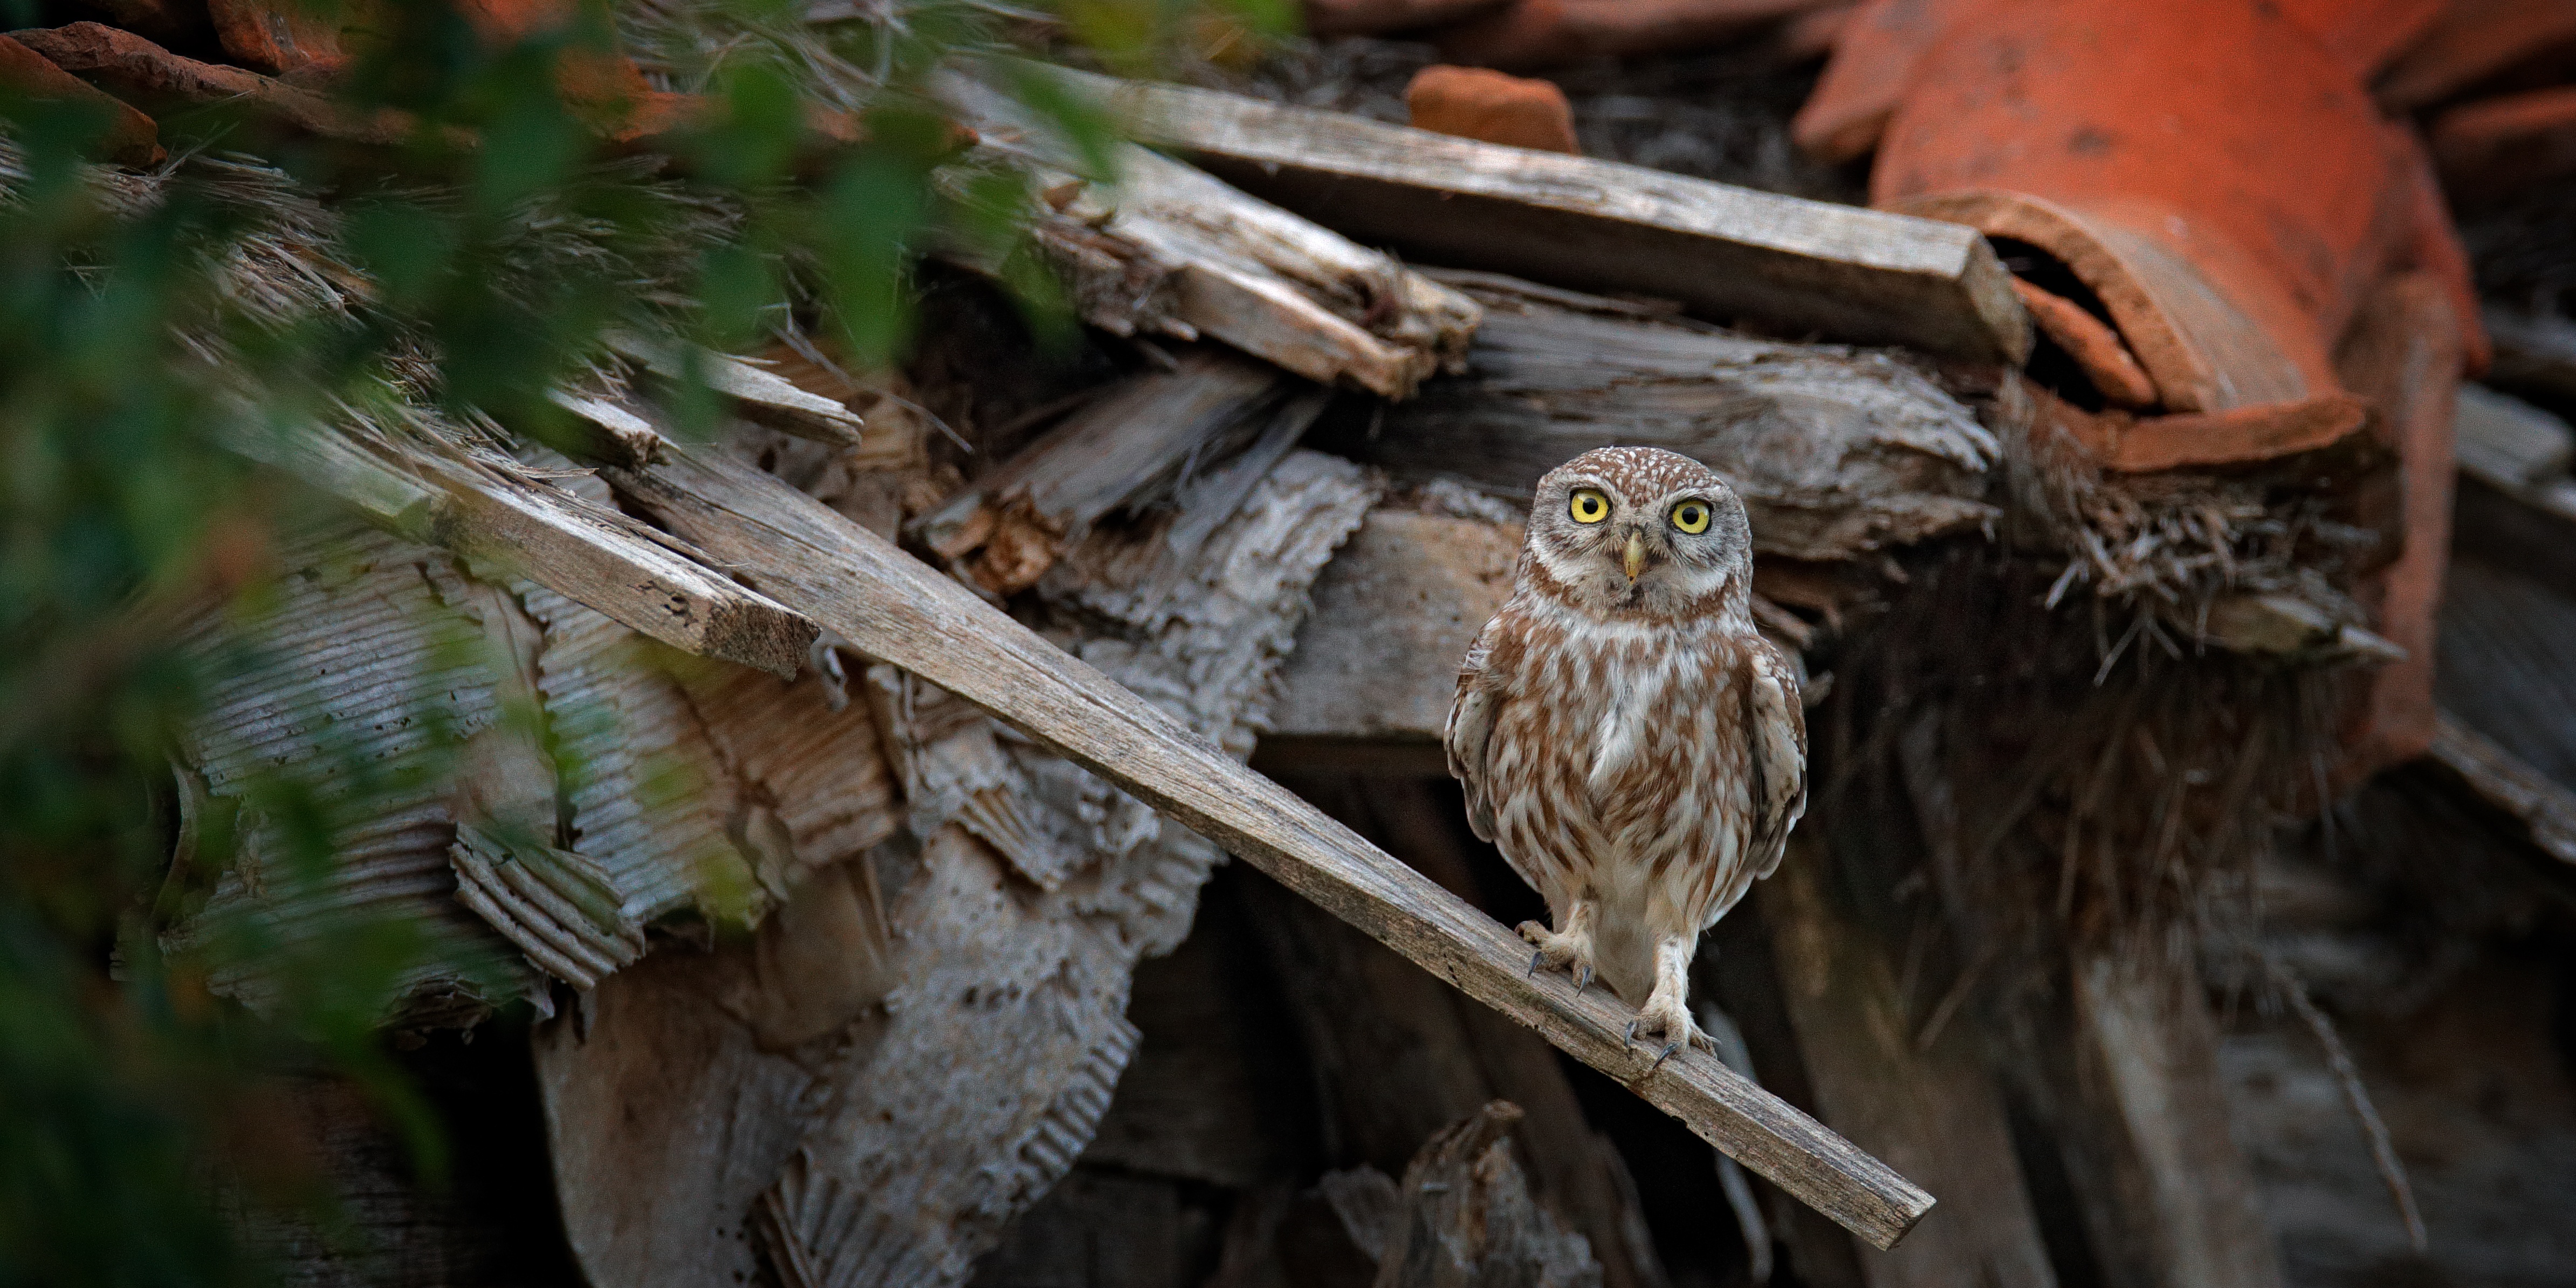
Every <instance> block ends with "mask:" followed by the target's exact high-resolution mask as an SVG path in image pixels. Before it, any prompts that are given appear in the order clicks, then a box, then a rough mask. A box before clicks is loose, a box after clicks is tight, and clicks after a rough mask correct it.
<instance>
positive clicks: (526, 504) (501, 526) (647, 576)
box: [428, 468, 819, 676]
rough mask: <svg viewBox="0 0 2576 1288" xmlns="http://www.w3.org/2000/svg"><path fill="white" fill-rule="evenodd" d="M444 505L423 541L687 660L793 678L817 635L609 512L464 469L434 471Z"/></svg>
mask: <svg viewBox="0 0 2576 1288" xmlns="http://www.w3.org/2000/svg"><path fill="white" fill-rule="evenodd" d="M433 477H434V481H436V482H438V483H440V484H442V485H443V486H444V496H443V497H442V498H441V499H440V501H439V503H437V504H436V505H434V506H433V507H432V508H431V511H430V514H429V528H428V531H429V536H430V538H431V540H432V541H433V542H434V543H435V544H437V545H439V546H442V547H445V548H446V549H449V550H453V551H456V552H457V553H458V554H460V555H463V556H465V557H466V558H469V559H475V560H485V561H490V562H493V563H496V564H499V565H500V566H502V567H505V568H508V569H509V570H511V571H512V572H515V573H517V574H519V575H521V576H524V577H526V578H528V579H529V580H530V581H534V582H536V583H538V584H539V585H542V586H546V587H549V588H553V589H556V590H558V591H560V592H561V593H563V594H565V595H567V596H568V597H571V598H574V599H577V600H579V601H580V602H581V603H583V604H586V605H589V606H591V607H594V608H596V609H598V610H599V611H600V612H602V613H605V614H607V615H608V616H610V617H612V618H614V619H616V620H617V621H618V622H619V623H620V624H622V625H624V626H627V627H629V628H632V629H634V630H637V631H640V632H642V633H644V634H646V635H649V636H652V637H653V638H654V639H657V640H660V641H662V642H663V643H665V644H669V645H670V646H672V647H673V648H677V649H680V650H682V651H684V652H688V653H695V654H697V655H699V656H701V657H712V658H720V659H723V660H724V661H728V662H739V663H742V664H743V665H745V666H755V667H758V668H760V669H761V670H764V671H770V672H773V673H775V674H778V675H782V676H793V675H795V674H796V669H797V668H798V667H800V666H802V665H803V664H804V661H805V650H806V647H807V646H808V645H810V644H812V643H813V642H814V639H815V636H816V635H817V634H819V632H818V631H817V630H816V628H815V626H814V624H813V623H812V622H809V621H806V620H805V619H804V618H802V617H800V616H798V615H797V614H795V613H793V612H790V611H788V610H787V609H784V608H781V607H779V606H778V605H776V604H774V603H771V602H770V601H769V600H767V599H764V598H762V597H761V596H760V595H759V594H757V593H755V592H753V591H749V590H745V589H743V588H742V587H741V586H738V585H735V584H734V583H732V582H730V581H727V580H725V578H724V577H722V576H720V575H718V574H717V573H715V572H713V571H711V570H709V569H706V568H702V567H699V566H698V565H696V564H694V563H691V562H690V561H688V560H686V559H683V558H681V557H679V556H678V555H676V554H673V553H671V552H670V551H668V550H664V549H662V548H661V547H660V546H658V545H656V544H654V543H653V542H651V541H649V540H645V539H643V538H642V537H641V536H640V535H638V534H636V533H633V532H629V531H626V530H625V529H624V528H623V526H622V525H620V524H619V523H617V522H616V519H618V518H619V517H621V516H617V515H615V514H614V512H605V513H591V512H588V511H586V510H585V509H583V508H582V507H580V506H579V505H577V504H576V503H574V501H573V499H572V498H571V497H569V496H568V495H566V494H564V493H562V492H559V491H556V490H555V489H552V488H547V487H543V486H542V485H538V484H534V483H519V482H516V481H512V480H505V479H502V478H500V477H498V476H494V475H477V474H474V473H470V472H468V471H466V470H463V469H456V468H449V469H439V470H437V471H436V472H435V474H434V476H433Z"/></svg>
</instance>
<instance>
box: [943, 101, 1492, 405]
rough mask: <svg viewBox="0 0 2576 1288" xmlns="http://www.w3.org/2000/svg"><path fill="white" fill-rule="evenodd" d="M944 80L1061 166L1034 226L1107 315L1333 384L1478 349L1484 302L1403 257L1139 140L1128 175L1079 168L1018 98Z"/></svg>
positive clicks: (1409, 372) (1078, 296) (1406, 389)
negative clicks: (1475, 339) (1080, 173)
mask: <svg viewBox="0 0 2576 1288" xmlns="http://www.w3.org/2000/svg"><path fill="white" fill-rule="evenodd" d="M943 92H944V93H945V95H946V96H947V97H948V98H949V99H950V100H952V101H953V102H955V103H956V104H957V105H958V106H959V107H960V109H961V110H963V111H964V112H965V113H966V114H967V115H968V116H969V117H971V118H972V119H974V120H976V121H977V122H978V124H979V127H980V128H982V129H983V130H985V131H986V132H987V133H989V134H990V135H991V136H992V137H993V138H994V139H996V140H1002V141H1007V145H1008V147H1009V148H1011V149H1012V150H1014V151H1020V152H1025V153H1028V154H1031V155H1034V156H1035V157H1036V158H1037V159H1039V160H1041V161H1043V162H1044V163H1045V164H1047V165H1048V166H1050V167H1052V168H1053V170H1052V174H1053V176H1054V177H1055V179H1056V183H1055V185H1054V186H1053V188H1052V189H1051V192H1053V193H1054V194H1057V195H1056V196H1055V197H1054V198H1053V199H1052V200H1051V202H1050V205H1051V207H1052V208H1051V209H1049V210H1045V211H1041V212H1038V213H1037V216H1036V219H1037V222H1036V226H1035V228H1034V230H1033V232H1034V235H1035V237H1036V240H1037V243H1038V245H1040V246H1041V247H1043V248H1045V249H1046V250H1047V252H1048V253H1049V255H1050V257H1051V258H1052V259H1053V261H1054V262H1055V264H1056V267H1057V268H1058V269H1059V271H1060V272H1061V273H1062V274H1063V275H1064V276H1065V277H1066V278H1067V279H1068V283H1069V285H1070V287H1071V291H1072V295H1073V297H1074V300H1075V303H1076V306H1077V307H1078V308H1079V309H1080V311H1081V313H1082V317H1083V320H1084V321H1086V322H1089V323H1091V324H1092V325H1093V326H1097V327H1099V328H1101V329H1102V330H1105V331H1108V332H1110V333H1111V334H1114V335H1134V334H1138V333H1147V334H1156V335H1163V336H1168V337H1171V338H1173V339H1178V340H1195V339H1198V338H1199V337H1200V336H1202V335H1204V336H1206V337H1207V338H1209V339H1212V340H1217V341H1221V342H1223V343H1225V344H1228V345H1231V346H1233V347H1234V348H1237V349H1240V350H1242V351H1243V352H1245V353H1248V354H1251V355H1252V356H1254V357H1257V358H1261V359H1264V360H1266V361H1268V362H1270V363H1272V364H1274V365H1276V366H1277V367H1279V368H1280V369H1282V370H1284V371H1288V372H1291V373H1294V374H1296V375H1300V376H1304V377H1305V378H1307V379H1308V380H1312V381H1315V382H1317V383H1319V384H1325V385H1336V384H1340V385H1349V386H1353V387H1356V388H1360V389H1365V390H1368V391H1369V392H1371V393H1374V394H1377V395H1379V396H1381V397H1385V398H1393V399H1402V398H1405V397H1408V396H1410V395H1411V394H1412V393H1413V391H1414V388H1415V387H1416V386H1417V385H1419V384H1420V383H1421V382H1422V381H1423V380H1424V379H1426V378H1428V377H1429V376H1431V375H1432V374H1433V373H1434V372H1437V371H1440V370H1444V369H1447V370H1454V369H1456V367H1457V365H1458V363H1459V362H1460V360H1461V359H1462V358H1463V356H1464V355H1465V352H1466V348H1467V340H1468V337H1469V336H1470V335H1471V334H1473V333H1474V331H1475V329H1476V317H1477V310H1476V306H1475V304H1474V303H1473V302H1472V301H1470V300H1468V299H1466V298H1465V297H1464V296H1462V295H1459V294H1458V293H1457V292H1455V291H1452V290H1449V289H1447V288H1445V287H1442V286H1440V285H1438V284H1437V283H1434V282H1431V281H1429V280H1427V279H1425V278H1423V277H1422V276H1421V275H1419V274H1417V273H1413V272H1410V271H1408V270H1406V269H1405V268H1404V267H1403V266H1402V265H1401V264H1398V263H1397V262H1396V261H1395V260H1394V259H1393V258H1392V257H1390V256H1387V255H1385V254H1382V253H1380V252H1377V251H1373V250H1369V249H1366V248H1364V247H1362V246H1359V245H1358V244H1356V243H1354V242H1352V241H1350V240H1349V239H1348V238H1345V237H1343V236H1342V235H1340V234H1339V233H1336V232H1333V231H1331V230H1329V229H1326V228H1324V227H1322V226H1320V225H1317V224H1314V223H1310V222H1308V221H1306V220H1304V219H1301V218H1299V217H1297V216H1295V215H1292V214H1290V213H1288V212H1287V211H1284V210H1281V209H1279V208H1278V207H1276V206H1273V205H1271V204H1269V203H1268V202H1265V201H1262V200H1260V199H1258V198H1256V197H1253V196H1250V195H1248V194H1246V193H1245V192H1243V191H1242V190H1240V189H1238V188H1235V187H1232V186H1229V185H1227V184H1224V183H1221V182H1219V181H1217V180H1216V179H1213V178H1211V177H1209V176H1208V175H1206V174H1203V173H1201V172H1199V171H1197V170H1194V169H1191V168H1190V167H1188V166H1186V165H1181V164H1179V163H1177V162H1174V161H1171V160H1169V159H1166V158H1164V157H1160V156H1156V155H1155V154H1153V153H1151V152H1148V151H1146V150H1145V149H1143V148H1140V147H1137V146H1135V145H1133V144H1119V145H1117V146H1116V147H1115V148H1113V149H1112V155H1113V160H1114V163H1115V166H1116V173H1115V175H1094V176H1085V177H1077V176H1076V175H1075V174H1072V173H1068V172H1071V171H1077V170H1079V169H1080V168H1081V166H1080V164H1079V162H1078V161H1077V160H1076V159H1075V158H1074V157H1072V156H1071V155H1070V154H1069V150H1066V149H1062V148H1058V147H1054V146H1051V145H1050V142H1049V140H1047V139H1046V138H1045V137H1044V134H1043V132H1042V131H1040V130H1039V129H1037V128H1036V126H1035V125H1034V123H1032V122H1031V121H1030V120H1029V119H1028V117H1027V115H1026V113H1025V112H1024V111H1022V110H1021V109H1020V108H1019V107H1018V106H1017V105H1016V104H1014V103H1012V102H1011V101H1010V100H1009V99H1007V98H1005V97H1004V96H1002V95H1000V94H997V93H995V92H994V91H992V90H990V89H988V88H986V87H984V86H982V85H979V84H977V83H975V82H973V81H970V80H966V79H964V78H949V79H948V80H946V81H945V82H943ZM996 146H997V147H998V146H999V145H998V144H997V145H996ZM1112 180H1114V183H1111V182H1110V181H1112ZM1096 185H1097V186H1096ZM951 253H952V254H957V253H958V252H951ZM965 262H966V263H967V264H968V265H969V266H970V267H974V268H977V269H980V270H982V271H986V272H996V271H998V269H999V265H998V264H992V263H986V262H983V261H980V260H976V259H973V258H972V257H967V258H966V260H965Z"/></svg>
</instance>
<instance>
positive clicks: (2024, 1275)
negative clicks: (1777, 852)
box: [1753, 833, 2057, 1288]
mask: <svg viewBox="0 0 2576 1288" xmlns="http://www.w3.org/2000/svg"><path fill="white" fill-rule="evenodd" d="M1830 862H1831V856H1830V855H1829V854H1828V852H1827V850H1826V847H1825V846H1824V845H1823V844H1822V843H1820V842H1819V841H1817V840H1816V838H1815V837H1814V836H1812V835H1809V834H1803V833H1802V834H1800V835H1798V836H1793V837H1791V838H1790V847H1789V854H1788V857H1787V860H1786V861H1785V862H1783V863H1782V864H1781V865H1780V870H1779V872H1778V873H1776V874H1774V876H1773V877H1772V879H1771V880H1769V881H1765V882H1763V883H1761V884H1760V885H1757V886H1756V887H1754V894H1753V897H1754V899H1755V901H1756V902H1757V903H1758V904H1759V905H1760V908H1761V914H1762V922H1763V925H1764V926H1765V927H1767V928H1768V929H1769V931H1770V937H1771V953H1772V957H1773V959H1774V961H1775V963H1776V969H1777V971H1778V974H1779V979H1780V984H1781V989H1780V992H1781V998H1782V1001H1783V1002H1784V1003H1785V1005H1786V1009H1787V1011H1788V1016H1789V1020H1790V1025H1791V1027H1792V1028H1793V1029H1794V1030H1795V1031H1796V1034H1797V1045H1798V1048H1799V1054H1800V1055H1801V1056H1802V1057H1803V1059H1804V1062H1805V1065H1806V1070H1807V1076H1808V1079H1809V1083H1810V1086H1811V1087H1812V1088H1813V1094H1814V1096H1815V1107H1816V1110H1817V1112H1818V1113H1819V1114H1820V1115H1821V1116H1823V1117H1824V1118H1825V1119H1826V1120H1827V1121H1829V1122H1831V1123H1833V1124H1834V1125H1835V1127H1836V1128H1837V1129H1839V1130H1841V1131H1844V1132H1847V1133H1849V1134H1850V1135H1851V1137H1852V1138H1853V1140H1854V1141H1855V1142H1866V1144H1867V1147H1868V1148H1869V1149H1870V1150H1871V1151H1873V1152H1874V1153H1877V1154H1879V1155H1881V1156H1883V1157H1885V1158H1887V1159H1889V1160H1890V1161H1891V1162H1894V1163H1896V1164H1897V1165H1899V1166H1902V1167H1905V1168H1906V1169H1907V1170H1908V1171H1909V1172H1911V1173H1912V1174H1913V1175H1916V1176H1920V1177H1923V1178H1925V1179H1926V1180H1928V1181H1930V1182H1931V1183H1932V1184H1935V1185H1938V1186H1940V1187H1941V1190H1942V1192H1943V1193H1944V1194H1946V1195H1948V1196H1949V1199H1950V1201H1949V1202H1948V1203H1945V1204H1944V1205H1943V1206H1942V1207H1941V1208H1940V1209H1939V1210H1938V1211H1937V1212H1935V1213H1933V1214H1932V1215H1931V1216H1930V1217H1928V1218H1926V1219H1925V1221H1924V1223H1923V1225H1922V1227H1921V1228H1920V1229H1918V1230H1917V1231H1916V1232H1915V1234H1914V1236H1913V1237H1912V1238H1910V1239H1908V1240H1907V1241H1906V1242H1905V1244H1904V1245H1903V1246H1901V1247H1898V1248H1896V1249H1894V1250H1893V1251H1891V1252H1889V1253H1888V1254H1887V1255H1885V1256H1863V1257H1861V1258H1860V1269H1861V1273H1862V1276H1863V1277H1864V1279H1865V1280H1866V1281H1867V1282H1868V1284H1869V1285H1870V1288H1939V1286H1941V1285H1948V1284H1955V1283H1959V1282H1962V1281H1965V1282H1971V1283H1977V1284H1985V1285H1993V1286H1994V1288H2055V1285H2056V1283H2057V1277H2056V1275H2055V1273H2054V1272H2053V1271H2052V1270H2051V1269H2050V1268H2049V1264H2048V1254H2047V1249H2046V1248H2045V1247H2044V1246H2043V1245H2042V1244H2041V1242H2040V1236H2039V1223H2038V1220H2037V1218H2036V1217H2035V1216H2033V1215H2032V1212H2031V1205H2030V1198H2029V1195H2028V1194H2027V1192H2026V1191H2025V1189H2024V1187H2023V1183H2022V1174H2021V1168H2020V1166H2019V1165H2018V1164H2017V1163H2016V1162H2015V1161H2014V1158H2013V1149H2012V1139H2011V1134H2010V1132H2009V1131H2008V1130H2007V1128H2006V1125H2005V1119H2004V1108H2003V1102H2002V1099H2001V1097H2000V1095H1999V1094H1998V1093H1997V1090H1996V1087H1995V1084H1994V1081H1993V1080H1992V1079H1991V1078H1990V1077H1988V1076H1987V1074H1986V1072H1985V1070H1984V1069H1983V1068H1982V1067H1981V1066H1980V1064H1979V1062H1978V1056H1977V1053H1976V1051H1975V1049H1974V1042H1975V1039H1974V1038H1973V1037H1971V1036H1970V1032H1969V1030H1970V1027H1971V1026H1970V1024H1969V1023H1964V1022H1963V1023H1957V1024H1952V1025H1945V1026H1944V1030H1945V1031H1944V1032H1943V1033H1941V1034H1940V1035H1937V1037H1936V1040H1935V1041H1934V1042H1933V1043H1932V1044H1930V1045H1929V1046H1928V1047H1927V1046H1926V1045H1924V1044H1923V1043H1921V1042H1920V1041H1919V1038H1918V1033H1919V1031H1920V1030H1921V1029H1923V1028H1925V1027H1927V1026H1928V1021H1925V1020H1921V1019H1918V1018H1917V1016H1918V1015H1919V1014H1920V1012H1921V1010H1922V1009H1924V1008H1916V1014H1914V1015H1909V1014H1908V1007H1907V1004H1906V1001H1905V999H1904V998H1903V996H1902V995H1901V993H1900V989H1899V981H1898V974H1897V969H1896V966H1895V962H1894V960H1893V959H1892V957H1891V954H1890V952H1889V949H1890V947H1891V945H1889V944H1888V943H1886V942H1885V941H1884V940H1883V939H1882V938H1880V937H1879V936H1878V935H1877V934H1875V933H1873V931H1872V930H1871V929H1870V928H1869V927H1868V926H1867V925H1865V924H1863V923H1862V922H1861V921H1860V920H1859V919H1858V918H1857V917H1855V916H1854V915H1853V914H1852V913H1851V911H1850V910H1847V909H1845V908H1842V907H1839V906H1838V905H1837V904H1836V902H1835V901H1834V897H1833V892H1832V889H1831V887H1832V885H1833V880H1832V878H1833V874H1832V873H1831V872H1829V871H1827V870H1826V868H1827V865H1828V864H1829V863H1830Z"/></svg>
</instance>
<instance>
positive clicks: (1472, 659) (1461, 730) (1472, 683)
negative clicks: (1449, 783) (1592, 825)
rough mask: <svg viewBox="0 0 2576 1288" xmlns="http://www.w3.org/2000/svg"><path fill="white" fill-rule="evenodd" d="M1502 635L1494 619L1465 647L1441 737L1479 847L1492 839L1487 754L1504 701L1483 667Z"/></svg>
mask: <svg viewBox="0 0 2576 1288" xmlns="http://www.w3.org/2000/svg"><path fill="white" fill-rule="evenodd" d="M1505 629H1507V628H1506V627H1505V626H1504V624H1503V619H1502V617H1501V616H1500V615H1499V614H1498V615H1496V616H1495V617H1494V619H1493V620H1492V621H1489V622H1487V623H1485V629H1483V630H1482V631H1479V632H1477V633H1476V642H1475V643H1473V644H1470V645H1468V646H1467V656H1466V657H1465V658H1463V659H1461V660H1460V661H1459V663H1458V696H1457V697H1456V698H1455V699H1453V700H1452V701H1451V702H1450V704H1449V724H1448V726H1447V728H1445V729H1444V730H1443V731H1442V735H1441V742H1442V743H1443V745H1444V746H1446V748H1447V749H1448V752H1449V776H1450V777H1452V778H1455V779H1457V780H1458V781H1459V782H1460V783H1462V784H1465V786H1466V788H1467V826H1469V827H1470V828H1473V829H1475V832H1476V839H1477V840H1479V841H1491V840H1493V839H1494V804H1493V800H1492V798H1490V797H1489V796H1487V795H1486V791H1485V787H1486V777H1485V751H1486V744H1488V743H1490V742H1491V741H1492V740H1493V736H1494V708H1495V707H1496V706H1497V705H1499V704H1500V703H1501V701H1502V695H1501V693H1500V691H1499V690H1500V688H1501V686H1500V685H1498V684H1495V683H1493V680H1494V679H1495V677H1492V676H1489V675H1488V674H1487V673H1486V667H1485V664H1486V663H1487V662H1488V661H1490V660H1491V659H1492V657H1493V654H1494V641H1495V640H1496V638H1497V637H1498V636H1499V635H1500V634H1501V633H1502V632H1503V631H1504V630H1505Z"/></svg>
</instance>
